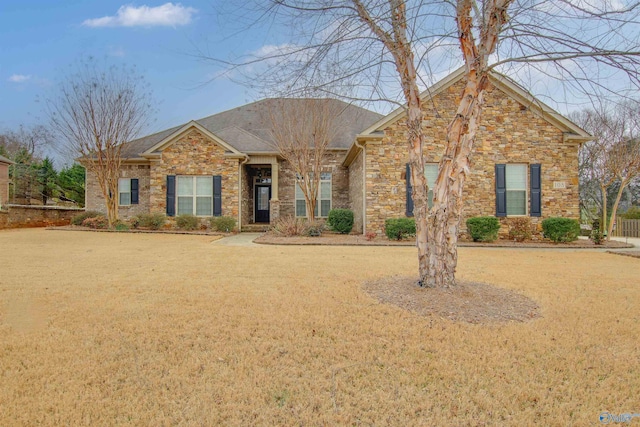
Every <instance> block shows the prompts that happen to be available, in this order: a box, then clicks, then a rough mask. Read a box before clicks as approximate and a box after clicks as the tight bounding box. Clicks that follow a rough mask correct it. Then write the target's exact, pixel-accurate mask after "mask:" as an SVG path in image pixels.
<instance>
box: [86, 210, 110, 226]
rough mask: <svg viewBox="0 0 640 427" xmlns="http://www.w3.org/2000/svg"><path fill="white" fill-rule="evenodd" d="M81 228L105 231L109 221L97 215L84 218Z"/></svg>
mask: <svg viewBox="0 0 640 427" xmlns="http://www.w3.org/2000/svg"><path fill="white" fill-rule="evenodd" d="M82 226H83V227H89V228H94V229H105V228H107V227H108V226H109V221H108V220H107V217H105V216H104V215H102V214H99V215H98V216H94V217H90V218H85V220H84V221H82Z"/></svg>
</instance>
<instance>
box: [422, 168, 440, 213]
mask: <svg viewBox="0 0 640 427" xmlns="http://www.w3.org/2000/svg"><path fill="white" fill-rule="evenodd" d="M424 176H425V178H427V186H428V187H429V193H428V194H427V203H428V205H429V209H431V207H432V206H433V186H434V185H435V184H436V178H438V164H437V163H425V165H424Z"/></svg>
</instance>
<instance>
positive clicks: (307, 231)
mask: <svg viewBox="0 0 640 427" xmlns="http://www.w3.org/2000/svg"><path fill="white" fill-rule="evenodd" d="M324 229H325V224H324V222H322V221H314V222H308V223H306V224H305V228H304V235H305V236H309V237H318V236H321V235H322V232H323V231H324Z"/></svg>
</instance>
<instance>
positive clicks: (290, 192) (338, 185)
mask: <svg viewBox="0 0 640 427" xmlns="http://www.w3.org/2000/svg"><path fill="white" fill-rule="evenodd" d="M344 155H345V151H343V150H332V151H328V152H327V153H325V161H324V166H323V167H322V171H323V172H331V207H332V208H349V207H350V203H349V169H347V168H345V167H343V166H342V165H341V163H342V160H343V159H344ZM278 166H279V167H280V170H279V172H278V176H279V178H280V181H279V190H278V193H279V199H280V216H293V215H295V183H296V174H295V172H294V171H293V170H292V169H291V165H289V163H288V162H285V161H279V162H278Z"/></svg>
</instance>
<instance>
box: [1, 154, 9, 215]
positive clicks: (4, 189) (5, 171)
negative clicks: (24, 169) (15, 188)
mask: <svg viewBox="0 0 640 427" xmlns="http://www.w3.org/2000/svg"><path fill="white" fill-rule="evenodd" d="M8 200H9V165H8V164H6V163H0V206H2V205H4V204H5V203H7V201H8Z"/></svg>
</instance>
